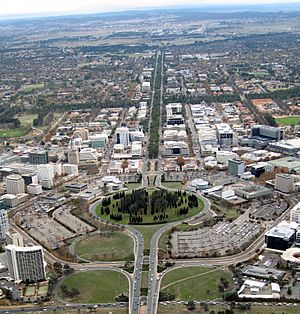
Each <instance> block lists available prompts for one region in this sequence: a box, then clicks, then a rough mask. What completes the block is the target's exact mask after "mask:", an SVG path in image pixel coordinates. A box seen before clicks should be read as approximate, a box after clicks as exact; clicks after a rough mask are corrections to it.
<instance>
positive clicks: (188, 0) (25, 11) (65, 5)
mask: <svg viewBox="0 0 300 314" xmlns="http://www.w3.org/2000/svg"><path fill="white" fill-rule="evenodd" d="M292 2H294V3H299V2H300V0H230V1H228V0H0V16H12V15H13V16H16V15H34V14H43V15H45V14H49V15H52V14H66V13H71V14H73V13H92V12H94V13H100V12H111V11H117V10H127V9H142V8H149V7H161V6H175V5H214V4H216V5H217V4H223V5H224V4H226V5H228V4H230V5H235V4H239V5H240V4H247V5H249V4H262V3H292Z"/></svg>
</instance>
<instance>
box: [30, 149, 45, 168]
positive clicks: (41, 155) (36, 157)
mask: <svg viewBox="0 0 300 314" xmlns="http://www.w3.org/2000/svg"><path fill="white" fill-rule="evenodd" d="M48 162H49V157H48V152H47V151H46V150H43V149H40V150H33V151H31V152H29V163H30V164H34V165H39V164H47V163H48Z"/></svg>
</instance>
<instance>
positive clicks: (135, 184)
mask: <svg viewBox="0 0 300 314" xmlns="http://www.w3.org/2000/svg"><path fill="white" fill-rule="evenodd" d="M140 186H141V183H140V182H133V183H126V184H125V187H126V188H128V189H130V190H134V189H137V188H139V187H140Z"/></svg>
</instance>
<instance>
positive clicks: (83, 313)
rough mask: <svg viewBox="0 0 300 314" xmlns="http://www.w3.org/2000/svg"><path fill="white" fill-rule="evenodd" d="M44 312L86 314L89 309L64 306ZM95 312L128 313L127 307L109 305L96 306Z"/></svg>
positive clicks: (102, 313) (89, 311)
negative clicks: (64, 307)
mask: <svg viewBox="0 0 300 314" xmlns="http://www.w3.org/2000/svg"><path fill="white" fill-rule="evenodd" d="M22 313H31V314H38V313H45V312H44V311H39V312H38V311H37V312H32V311H30V312H27V311H26V310H24V311H23V310H22ZM46 313H50V314H78V313H80V314H87V313H91V310H89V309H80V311H78V310H76V309H73V308H72V307H66V309H65V310H63V309H61V310H55V311H50V310H47V312H46ZM95 313H98V314H108V313H112V314H128V308H126V307H123V308H115V307H113V308H110V307H106V308H99V307H98V308H97V310H96V311H95Z"/></svg>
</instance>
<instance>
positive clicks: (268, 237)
mask: <svg viewBox="0 0 300 314" xmlns="http://www.w3.org/2000/svg"><path fill="white" fill-rule="evenodd" d="M295 238H296V229H295V226H294V225H293V224H289V223H287V222H284V221H283V222H281V223H279V225H277V226H276V227H273V228H272V229H271V230H269V231H268V232H266V234H265V244H266V245H267V248H269V249H274V250H280V251H285V250H286V249H288V248H290V247H291V246H292V245H293V244H294V242H295Z"/></svg>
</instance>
